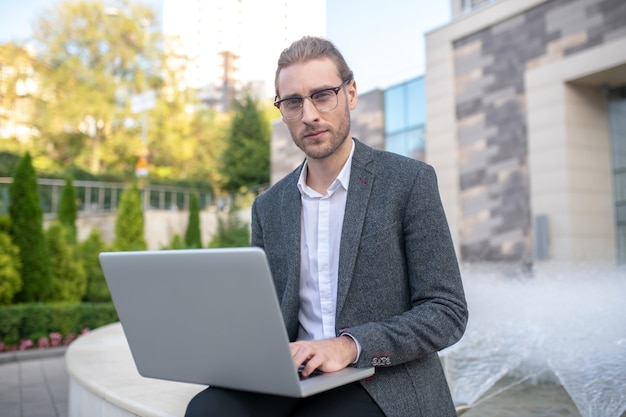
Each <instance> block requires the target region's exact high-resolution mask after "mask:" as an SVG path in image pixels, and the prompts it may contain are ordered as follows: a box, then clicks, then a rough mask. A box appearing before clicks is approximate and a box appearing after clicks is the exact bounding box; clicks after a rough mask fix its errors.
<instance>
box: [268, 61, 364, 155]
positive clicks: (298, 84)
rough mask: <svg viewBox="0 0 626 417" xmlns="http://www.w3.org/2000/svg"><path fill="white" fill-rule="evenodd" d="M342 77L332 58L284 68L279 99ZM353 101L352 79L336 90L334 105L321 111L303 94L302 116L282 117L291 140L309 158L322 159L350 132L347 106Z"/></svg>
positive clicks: (351, 106) (332, 83)
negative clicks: (292, 118) (328, 109)
mask: <svg viewBox="0 0 626 417" xmlns="http://www.w3.org/2000/svg"><path fill="white" fill-rule="evenodd" d="M342 81H343V80H342V79H341V77H340V76H339V72H338V71H337V67H336V66H335V64H334V62H333V61H331V60H330V59H329V58H321V59H315V60H311V61H307V62H304V63H299V64H293V65H290V66H288V67H285V68H283V69H282V70H281V71H280V73H279V74H278V79H277V87H278V93H279V95H280V98H281V99H282V98H286V97H293V96H300V97H307V96H309V95H311V94H313V93H315V92H317V91H319V90H322V89H325V88H333V87H337V86H339V85H341V83H342ZM332 94H334V93H332ZM356 103H357V93H356V84H355V82H354V81H353V80H352V81H350V82H349V83H347V84H346V85H345V86H344V87H343V88H342V89H341V90H339V93H338V94H337V107H336V108H335V109H333V110H331V111H328V112H320V111H318V110H317V109H316V108H315V106H314V105H313V103H312V102H311V100H310V99H308V98H306V99H305V100H304V102H303V103H302V117H300V118H297V119H294V120H285V119H283V121H284V122H285V124H286V125H287V128H288V129H289V132H290V133H291V137H292V139H293V141H294V143H295V144H296V145H297V146H298V147H299V148H300V149H302V151H303V152H304V153H305V154H306V156H307V157H308V158H310V159H324V158H327V157H328V156H330V155H332V154H334V153H335V151H336V150H337V149H339V148H340V147H341V145H342V144H343V143H345V141H346V139H347V138H348V137H349V136H350V110H352V109H354V108H355V107H356Z"/></svg>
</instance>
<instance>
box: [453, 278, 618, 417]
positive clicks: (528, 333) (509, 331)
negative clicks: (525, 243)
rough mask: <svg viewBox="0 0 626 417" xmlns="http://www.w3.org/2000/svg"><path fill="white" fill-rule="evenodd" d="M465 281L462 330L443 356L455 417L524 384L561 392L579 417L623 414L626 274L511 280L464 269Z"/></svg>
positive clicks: (607, 416) (616, 416)
mask: <svg viewBox="0 0 626 417" xmlns="http://www.w3.org/2000/svg"><path fill="white" fill-rule="evenodd" d="M585 269H586V272H584V273H583V272H582V271H583V270H585ZM464 283H465V288H466V295H467V300H468V305H469V309H470V320H469V322H468V326H467V331H466V334H465V335H464V337H463V339H462V340H461V341H460V342H459V343H457V344H456V345H454V346H452V347H450V348H448V349H446V350H444V351H443V352H441V356H442V361H443V363H444V367H445V370H446V374H447V376H448V379H449V382H450V388H451V391H452V396H453V398H454V400H455V403H456V404H457V405H458V408H457V412H458V414H459V415H460V414H461V413H465V412H466V411H468V410H471V408H472V407H474V406H475V405H477V404H478V403H481V402H483V401H485V402H486V401H489V398H491V397H494V396H497V395H499V394H500V393H502V392H503V391H505V390H507V389H510V388H511V387H514V386H516V385H518V384H522V383H526V384H529V383H530V384H532V385H534V386H536V387H537V388H536V389H537V390H541V389H542V386H544V385H550V384H552V385H560V386H562V388H563V389H565V391H566V392H567V394H568V395H569V397H570V398H571V400H572V401H573V403H574V404H575V407H576V408H577V409H578V410H577V411H578V413H580V414H576V415H580V416H582V417H620V416H622V414H623V413H625V412H626V271H625V270H623V269H622V270H611V271H606V270H605V271H600V270H594V271H592V270H590V269H588V268H578V269H577V271H576V272H568V273H554V272H551V273H549V274H548V273H535V274H533V275H532V276H525V277H523V276H518V277H516V278H510V277H503V274H502V273H501V272H498V271H495V270H493V269H489V270H487V271H486V270H484V269H481V270H476V269H473V268H471V267H470V268H467V269H466V271H465V273H464ZM470 414H471V413H470ZM468 415H469V414H468ZM537 415H545V414H537ZM568 415H573V414H568Z"/></svg>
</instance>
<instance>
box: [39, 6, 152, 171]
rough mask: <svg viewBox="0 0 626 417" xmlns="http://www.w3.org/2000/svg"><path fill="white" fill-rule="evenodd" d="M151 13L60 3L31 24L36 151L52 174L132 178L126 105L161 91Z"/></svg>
mask: <svg viewBox="0 0 626 417" xmlns="http://www.w3.org/2000/svg"><path fill="white" fill-rule="evenodd" d="M157 24H158V21H157V19H156V12H155V11H154V10H152V9H151V8H149V7H148V6H146V5H145V4H144V3H141V2H139V1H137V2H132V1H126V0H118V1H111V2H108V1H107V2H106V4H105V2H104V1H102V0H93V1H92V0H66V1H63V2H61V3H58V4H56V5H55V6H53V7H52V8H50V9H49V10H46V12H45V13H43V14H42V15H41V16H40V18H39V19H38V21H37V23H36V25H35V30H34V37H35V40H36V41H37V43H36V47H37V53H38V61H37V74H38V78H39V88H38V91H39V92H38V95H37V106H36V117H35V118H34V121H35V122H34V124H35V126H36V127H37V129H38V130H39V131H40V132H41V135H40V138H41V141H43V142H44V143H41V144H40V145H39V149H42V151H43V150H44V149H45V151H46V152H47V153H48V154H49V155H50V157H51V158H52V159H53V160H54V161H56V162H57V163H58V164H59V165H60V166H68V165H77V166H81V167H84V168H88V169H89V170H90V171H91V172H93V173H100V172H102V171H103V170H106V169H111V168H113V169H120V170H124V171H126V172H128V173H132V172H133V168H134V164H135V161H136V158H137V156H138V155H139V154H140V153H141V152H142V138H141V134H140V132H141V121H140V115H139V114H135V113H133V112H132V111H131V110H132V109H131V108H130V102H131V98H132V97H133V96H135V95H137V94H140V93H143V92H145V91H146V90H159V89H160V88H161V87H162V78H161V71H162V68H163V62H164V60H163V55H162V53H161V52H160V51H161V50H162V48H160V47H159V45H158V43H159V37H158V36H157V30H156V28H157Z"/></svg>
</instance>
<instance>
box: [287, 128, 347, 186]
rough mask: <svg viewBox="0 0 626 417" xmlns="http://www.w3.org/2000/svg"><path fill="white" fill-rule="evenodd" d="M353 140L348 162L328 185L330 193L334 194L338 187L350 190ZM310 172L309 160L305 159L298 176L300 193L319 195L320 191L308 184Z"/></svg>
mask: <svg viewBox="0 0 626 417" xmlns="http://www.w3.org/2000/svg"><path fill="white" fill-rule="evenodd" d="M350 140H351V142H352V149H351V150H350V156H348V159H347V160H346V163H345V164H344V165H343V168H341V171H339V175H337V178H336V179H335V181H333V183H332V184H331V185H330V187H328V193H329V194H332V193H333V192H334V191H335V190H336V189H337V188H338V187H343V189H344V190H346V191H347V190H348V184H349V183H350V171H351V170H352V156H353V155H354V139H350ZM307 172H308V165H307V160H306V159H305V160H304V165H303V166H302V171H300V178H298V190H300V194H305V195H308V196H311V195H318V196H319V193H318V192H316V191H315V190H313V189H312V188H310V187H309V186H308V185H306V175H307Z"/></svg>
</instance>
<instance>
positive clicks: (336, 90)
mask: <svg viewBox="0 0 626 417" xmlns="http://www.w3.org/2000/svg"><path fill="white" fill-rule="evenodd" d="M350 81H352V78H349V79H347V80H345V81H344V82H342V83H341V84H340V85H339V86H337V87H330V88H322V89H321V90H317V91H315V92H314V93H312V94H310V95H308V96H293V97H286V98H283V99H281V100H276V99H277V98H278V96H276V97H274V106H276V108H277V109H278V110H280V114H282V115H283V118H285V119H286V120H296V119H299V118H300V117H302V108H303V106H304V99H306V98H308V99H309V100H311V103H313V106H315V102H314V101H313V96H314V95H316V94H319V93H324V92H326V91H332V92H333V93H335V96H338V95H339V91H341V89H342V88H344V87H345V86H346V85H348V83H349V82H350ZM293 99H300V100H302V102H301V103H300V114H299V115H298V116H296V117H285V115H284V114H283V111H282V110H281V109H280V105H281V103H282V102H284V101H287V100H293ZM337 103H339V100H337ZM315 108H316V109H317V106H315ZM336 108H337V106H336V105H335V107H333V108H332V109H330V110H319V109H318V111H321V112H323V113H325V112H329V111H333V110H334V109H336Z"/></svg>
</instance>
